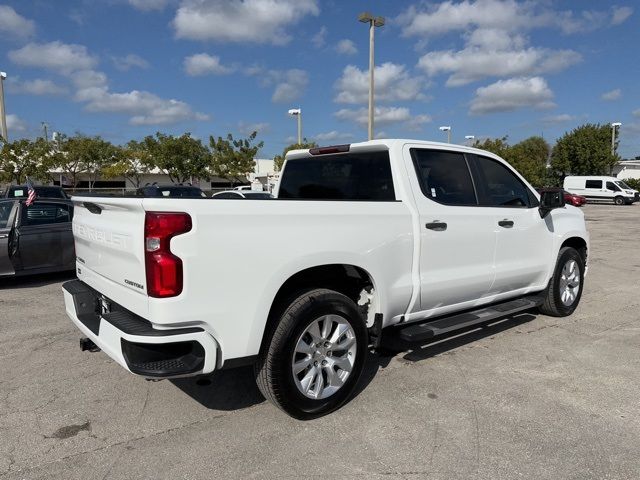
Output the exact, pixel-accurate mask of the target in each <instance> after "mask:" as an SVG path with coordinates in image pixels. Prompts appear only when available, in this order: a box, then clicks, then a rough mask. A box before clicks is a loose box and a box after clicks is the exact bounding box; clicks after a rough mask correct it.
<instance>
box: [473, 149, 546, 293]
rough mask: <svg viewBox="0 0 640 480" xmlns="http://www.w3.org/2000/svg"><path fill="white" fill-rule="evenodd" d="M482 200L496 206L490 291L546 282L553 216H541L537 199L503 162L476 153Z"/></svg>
mask: <svg viewBox="0 0 640 480" xmlns="http://www.w3.org/2000/svg"><path fill="white" fill-rule="evenodd" d="M472 161H473V162H474V164H475V168H474V171H475V172H476V175H477V178H478V180H477V181H476V185H477V186H478V195H479V198H480V204H481V205H485V206H487V207H490V208H491V209H493V215H494V217H493V222H494V227H496V228H497V235H496V258H495V264H494V270H495V274H496V278H495V281H494V283H493V286H492V287H491V291H490V294H491V295H499V294H502V293H508V292H513V291H515V290H519V289H522V288H528V287H531V286H539V285H542V284H543V283H544V281H545V280H546V276H547V274H548V270H549V261H550V257H551V251H552V248H553V233H552V232H551V229H550V225H551V223H550V222H551V219H550V218H549V217H547V219H543V218H540V213H539V211H538V205H539V204H538V200H537V198H536V197H535V195H534V194H533V192H532V191H531V190H530V189H529V187H527V185H526V184H525V183H524V182H523V181H522V180H521V179H520V178H519V177H518V176H517V175H516V174H515V172H514V171H512V170H511V169H510V168H509V167H507V166H506V165H504V164H503V163H501V162H499V161H497V160H495V159H492V158H489V157H482V156H474V158H473V160H472Z"/></svg>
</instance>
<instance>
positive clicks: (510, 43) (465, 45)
mask: <svg viewBox="0 0 640 480" xmlns="http://www.w3.org/2000/svg"><path fill="white" fill-rule="evenodd" d="M635 3H636V2H635V1H632V0H619V1H616V2H615V4H610V3H609V2H602V1H588V0H575V1H556V2H554V1H550V0H541V1H525V2H516V1H514V0H505V1H503V0H475V1H474V0H465V1H462V2H459V1H450V2H420V1H416V2H410V1H393V2H392V1H389V0H387V1H369V2H363V1H349V2H346V1H338V0H327V1H321V0H210V1H209V0H75V1H74V0H57V1H56V2H50V1H46V0H32V1H24V0H22V1H9V2H6V1H5V3H2V0H0V42H1V43H0V46H1V49H0V52H1V53H0V70H3V71H6V72H7V73H8V78H7V80H6V81H5V99H6V106H7V113H8V114H9V135H10V137H11V138H16V137H20V136H31V137H32V136H35V135H38V134H39V133H40V132H41V122H46V123H47V124H48V125H49V131H50V132H51V131H62V132H65V133H67V134H72V133H75V132H82V133H85V134H89V135H102V136H103V137H105V138H107V139H109V140H111V141H113V142H116V143H123V142H126V141H127V140H129V139H132V138H142V137H143V136H145V135H147V134H151V133H154V132H156V131H163V132H166V133H174V134H181V133H183V132H185V131H188V132H191V133H192V134H193V135H195V136H197V137H200V138H203V139H208V136H209V135H210V134H214V135H216V136H217V135H223V136H224V135H226V134H227V133H228V132H232V133H234V135H247V134H248V133H250V131H251V130H252V129H257V130H258V131H259V138H260V139H261V140H264V142H265V146H264V148H263V150H262V152H261V156H263V157H270V156H273V155H274V154H277V153H280V152H281V151H282V149H283V148H284V147H285V146H286V145H287V144H288V143H291V142H292V141H294V140H295V134H296V123H295V120H294V119H293V118H292V117H289V116H288V115H287V110H288V109H289V108H294V107H296V108H297V107H301V108H302V112H303V135H304V136H305V137H307V138H309V139H314V140H316V141H318V143H320V144H332V143H349V142H354V141H360V140H364V139H366V107H367V103H366V99H367V88H368V83H367V82H368V80H367V69H368V28H367V26H365V25H364V24H361V23H359V22H358V21H357V16H358V14H359V13H360V12H362V11H365V10H369V11H371V12H373V13H374V14H376V15H381V16H384V17H385V18H386V20H387V23H386V25H385V26H384V27H382V28H378V29H376V64H377V65H378V67H377V69H376V81H377V86H376V99H377V100H376V107H377V112H376V135H377V136H384V137H409V138H419V139H431V140H442V139H444V138H445V137H444V135H443V134H442V132H440V131H439V130H438V127H440V126H442V125H451V126H452V141H453V142H455V143H464V142H465V139H464V137H465V135H475V136H476V138H484V137H502V136H504V135H508V136H509V139H510V141H511V142H513V143H515V142H517V141H519V140H521V139H523V138H526V137H528V136H531V135H543V136H544V137H545V138H546V139H547V140H548V141H549V142H551V143H553V142H554V141H555V139H556V138H558V137H559V136H561V135H562V134H563V133H564V132H566V131H569V130H571V129H573V128H575V127H576V126H578V125H580V124H583V123H586V122H600V123H606V122H612V121H620V122H622V123H623V127H622V130H621V144H620V148H619V153H620V154H621V155H622V156H623V157H634V156H636V155H640V88H638V82H639V79H640V62H639V60H640V58H639V57H640V55H639V54H638V45H640V28H639V27H640V22H639V20H638V18H639V13H640V12H638V11H637V10H638V9H637V8H634V7H636V6H637V5H635Z"/></svg>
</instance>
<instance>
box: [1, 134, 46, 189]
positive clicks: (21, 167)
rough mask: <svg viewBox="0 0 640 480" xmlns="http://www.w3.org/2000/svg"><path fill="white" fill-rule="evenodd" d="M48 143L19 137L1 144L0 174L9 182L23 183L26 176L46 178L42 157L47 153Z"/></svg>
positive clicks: (40, 139)
mask: <svg viewBox="0 0 640 480" xmlns="http://www.w3.org/2000/svg"><path fill="white" fill-rule="evenodd" d="M48 150H49V146H48V143H47V142H46V141H45V140H44V139H42V138H38V139H37V140H35V141H31V140H27V139H20V140H15V141H13V142H8V143H5V144H3V146H2V150H0V176H1V177H2V178H3V179H4V180H7V181H9V182H11V181H15V182H16V183H18V184H20V183H24V182H25V181H26V178H27V177H32V178H36V179H39V180H48V179H49V174H48V169H47V167H46V164H45V162H43V158H44V157H45V155H46V154H47V153H48Z"/></svg>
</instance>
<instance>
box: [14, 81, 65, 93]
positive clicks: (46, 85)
mask: <svg viewBox="0 0 640 480" xmlns="http://www.w3.org/2000/svg"><path fill="white" fill-rule="evenodd" d="M7 89H8V90H9V91H10V92H12V93H23V94H27V95H63V94H65V93H67V89H66V88H65V87H61V86H60V85H57V84H55V83H54V82H52V81H51V80H48V79H42V78H36V79H33V80H25V81H20V78H18V77H13V78H11V77H9V78H8V79H7Z"/></svg>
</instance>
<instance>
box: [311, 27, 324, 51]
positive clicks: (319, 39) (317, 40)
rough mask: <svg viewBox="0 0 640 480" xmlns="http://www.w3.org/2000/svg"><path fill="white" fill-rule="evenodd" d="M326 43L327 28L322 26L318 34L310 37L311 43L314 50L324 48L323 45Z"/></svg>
mask: <svg viewBox="0 0 640 480" xmlns="http://www.w3.org/2000/svg"><path fill="white" fill-rule="evenodd" d="M326 42H327V27H325V26H324V25H323V26H322V27H321V28H320V30H319V31H318V33H316V34H315V35H314V36H313V37H311V43H313V46H314V47H316V48H322V47H324V44H325V43H326Z"/></svg>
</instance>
